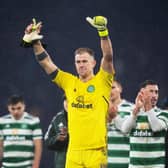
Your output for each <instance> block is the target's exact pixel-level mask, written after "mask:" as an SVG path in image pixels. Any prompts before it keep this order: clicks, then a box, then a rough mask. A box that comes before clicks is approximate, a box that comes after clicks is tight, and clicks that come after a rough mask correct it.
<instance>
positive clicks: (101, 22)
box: [86, 16, 108, 37]
mask: <svg viewBox="0 0 168 168" xmlns="http://www.w3.org/2000/svg"><path fill="white" fill-rule="evenodd" d="M86 20H87V21H88V22H89V23H90V24H91V26H93V27H95V28H96V29H97V30H98V34H99V36H100V37H106V36H108V29H107V18H105V17H104V16H95V17H93V18H91V17H86Z"/></svg>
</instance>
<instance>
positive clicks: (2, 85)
mask: <svg viewBox="0 0 168 168" xmlns="http://www.w3.org/2000/svg"><path fill="white" fill-rule="evenodd" d="M95 15H104V16H106V17H107V18H108V22H109V24H108V28H109V32H110V36H111V39H112V42H113V49H114V62H115V68H116V77H117V79H118V80H120V81H121V83H122V84H123V86H124V93H123V96H124V97H125V98H127V99H128V100H130V101H134V99H135V96H136V93H137V90H138V86H139V84H140V83H141V82H142V81H144V80H145V79H154V80H156V81H157V82H158V83H159V86H160V101H159V103H160V102H161V100H162V99H163V98H164V97H166V96H167V95H168V87H167V85H168V76H167V72H168V66H167V64H168V63H167V60H168V59H167V50H168V2H167V1H166V0H163V1H159V0H136V1H135V0H102V1H100V0H83V1H82V0H53V1H51V0H45V1H44V0H34V1H31V0H29V1H18V0H1V3H0V76H1V80H0V113H1V115H3V114H6V113H7V111H6V108H5V105H6V99H7V97H8V96H10V95H11V94H13V93H21V94H22V95H23V96H24V97H25V99H26V102H27V109H28V111H31V112H33V113H38V114H39V115H40V119H41V125H42V128H43V132H46V129H47V127H48V124H49V122H50V120H51V119H52V117H53V116H54V115H55V114H56V112H58V111H59V110H60V109H61V107H62V99H61V94H62V92H61V91H60V90H59V89H58V88H57V87H56V86H55V85H54V84H53V83H52V82H51V81H50V79H49V77H48V76H47V75H46V74H45V73H44V72H43V70H42V69H41V68H40V66H39V65H38V63H37V62H36V61H35V59H34V55H33V52H32V49H30V48H29V49H25V48H21V47H20V46H19V44H20V41H21V38H22V36H23V32H24V29H25V26H26V25H27V24H29V23H30V21H31V19H32V18H33V17H35V18H37V19H38V20H41V21H42V22H43V23H44V26H43V31H42V34H43V35H44V40H43V41H44V42H45V43H47V45H48V47H47V50H48V52H49V54H50V55H51V56H52V59H53V60H54V62H55V63H57V65H58V66H59V67H60V68H62V69H64V70H66V71H70V72H72V73H75V69H74V66H73V61H74V56H73V52H74V50H75V49H76V48H78V47H81V46H83V47H85V46H87V47H90V48H92V49H94V50H95V52H96V58H97V60H99V61H100V58H101V51H100V43H99V37H98V35H97V32H96V30H94V28H92V27H91V26H90V25H89V24H88V23H87V22H86V21H85V17H86V16H95ZM96 70H97V68H96ZM52 163H53V153H52V152H49V151H48V150H47V149H46V147H44V150H43V158H42V161H41V168H52Z"/></svg>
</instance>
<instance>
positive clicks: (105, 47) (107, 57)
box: [86, 16, 114, 73]
mask: <svg viewBox="0 0 168 168" xmlns="http://www.w3.org/2000/svg"><path fill="white" fill-rule="evenodd" d="M86 20H87V21H88V22H89V23H90V24H91V25H92V26H93V27H95V28H96V29H97V30H98V34H99V36H100V39H101V49H102V53H103V58H102V60H101V67H102V68H103V69H104V70H105V71H107V72H109V73H114V67H113V49H112V42H111V40H110V38H109V33H108V29H107V19H106V18H105V17H103V16H95V17H93V19H92V18H90V17H87V18H86Z"/></svg>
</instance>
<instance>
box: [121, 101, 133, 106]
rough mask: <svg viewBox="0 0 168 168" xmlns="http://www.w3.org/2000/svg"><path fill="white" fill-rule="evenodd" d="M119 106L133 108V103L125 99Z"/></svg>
mask: <svg viewBox="0 0 168 168" xmlns="http://www.w3.org/2000/svg"><path fill="white" fill-rule="evenodd" d="M120 106H121V107H133V106H134V103H132V102H130V101H128V100H126V99H123V100H122V102H121V104H120Z"/></svg>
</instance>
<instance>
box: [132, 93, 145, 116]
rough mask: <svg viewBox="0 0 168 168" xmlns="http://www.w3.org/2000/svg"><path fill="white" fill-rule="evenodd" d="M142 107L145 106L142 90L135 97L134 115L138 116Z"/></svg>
mask: <svg viewBox="0 0 168 168" xmlns="http://www.w3.org/2000/svg"><path fill="white" fill-rule="evenodd" d="M141 108H144V99H143V92H141V91H140V92H139V93H138V95H137V97H136V99H135V108H134V110H133V115H134V116H137V114H138V113H139V112H140V109H141Z"/></svg>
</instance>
